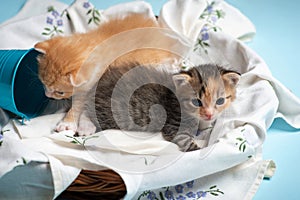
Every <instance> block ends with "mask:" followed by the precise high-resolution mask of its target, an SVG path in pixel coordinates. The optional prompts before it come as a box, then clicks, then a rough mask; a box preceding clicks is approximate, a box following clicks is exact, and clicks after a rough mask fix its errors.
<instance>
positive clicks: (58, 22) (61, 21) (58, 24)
mask: <svg viewBox="0 0 300 200" xmlns="http://www.w3.org/2000/svg"><path fill="white" fill-rule="evenodd" d="M56 23H57V26H62V25H63V24H64V23H63V20H62V19H59V20H57V22H56Z"/></svg>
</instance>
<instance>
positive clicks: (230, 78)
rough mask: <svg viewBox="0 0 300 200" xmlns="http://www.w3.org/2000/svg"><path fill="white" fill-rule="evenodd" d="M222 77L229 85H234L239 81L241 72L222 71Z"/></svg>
mask: <svg viewBox="0 0 300 200" xmlns="http://www.w3.org/2000/svg"><path fill="white" fill-rule="evenodd" d="M222 78H223V80H224V82H225V83H228V84H229V85H230V86H232V87H235V86H236V85H237V84H238V82H239V81H240V78H241V74H240V73H238V72H234V71H228V72H224V74H222Z"/></svg>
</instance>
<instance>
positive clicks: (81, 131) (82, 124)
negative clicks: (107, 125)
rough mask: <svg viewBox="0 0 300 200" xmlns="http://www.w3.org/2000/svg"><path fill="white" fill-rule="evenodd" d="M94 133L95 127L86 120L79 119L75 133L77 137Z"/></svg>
mask: <svg viewBox="0 0 300 200" xmlns="http://www.w3.org/2000/svg"><path fill="white" fill-rule="evenodd" d="M95 132H96V126H95V125H94V123H93V122H91V120H89V119H88V118H84V119H82V118H81V119H80V121H79V127H78V129H77V131H76V134H77V135H78V136H88V135H92V134H94V133H95Z"/></svg>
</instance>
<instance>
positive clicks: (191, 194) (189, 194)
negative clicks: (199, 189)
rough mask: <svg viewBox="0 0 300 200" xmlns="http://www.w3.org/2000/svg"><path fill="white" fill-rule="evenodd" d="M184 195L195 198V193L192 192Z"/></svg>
mask: <svg viewBox="0 0 300 200" xmlns="http://www.w3.org/2000/svg"><path fill="white" fill-rule="evenodd" d="M186 196H187V197H189V198H196V194H195V193H194V192H189V193H187V194H186Z"/></svg>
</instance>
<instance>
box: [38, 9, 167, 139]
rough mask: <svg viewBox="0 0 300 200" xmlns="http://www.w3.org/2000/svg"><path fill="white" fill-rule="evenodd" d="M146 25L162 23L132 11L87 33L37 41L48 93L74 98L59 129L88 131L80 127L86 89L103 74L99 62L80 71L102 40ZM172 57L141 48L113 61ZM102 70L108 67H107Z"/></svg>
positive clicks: (41, 71) (141, 60)
mask: <svg viewBox="0 0 300 200" xmlns="http://www.w3.org/2000/svg"><path fill="white" fill-rule="evenodd" d="M144 27H159V26H158V23H157V21H156V20H155V19H153V18H145V16H144V15H140V14H130V15H128V16H126V17H123V18H121V17H119V18H114V19H110V20H109V21H107V22H105V23H103V24H101V25H100V26H99V28H97V29H95V30H92V31H90V32H87V33H81V34H79V33H78V34H73V35H71V36H65V37H62V36H58V37H54V38H52V39H49V40H47V41H43V42H39V43H37V44H36V45H35V48H36V49H37V50H39V51H41V52H43V53H44V54H43V55H42V56H40V57H39V58H38V61H39V78H40V79H41V81H42V83H43V84H44V86H45V90H46V91H45V93H46V96H48V97H50V98H54V99H64V98H70V97H71V96H72V100H73V105H72V107H71V109H70V110H69V112H68V113H67V114H66V115H65V117H64V119H63V120H62V121H61V122H60V123H59V124H58V125H57V127H56V131H64V130H74V131H77V132H78V134H79V135H81V134H88V133H87V130H84V133H81V131H80V129H77V128H78V122H79V118H80V117H81V116H80V115H81V114H82V107H83V102H84V101H85V98H86V93H87V92H88V90H90V89H91V88H92V86H93V85H94V84H96V83H97V81H98V79H99V78H100V77H97V76H96V77H95V76H94V74H95V70H98V71H99V69H95V67H96V66H97V63H93V62H92V63H89V66H88V67H87V68H85V70H84V71H83V70H82V71H80V68H81V67H82V65H83V64H84V63H85V61H86V60H87V58H88V57H89V55H90V54H91V53H92V52H93V50H94V49H95V48H96V47H97V46H98V45H99V44H100V43H101V42H103V41H105V40H106V39H108V38H110V37H112V36H114V35H116V34H118V33H121V32H123V31H128V30H132V29H136V28H144ZM128 39H130V38H128ZM154 40H155V38H154ZM169 57H171V54H170V53H169V52H167V51H164V50H156V49H140V50H134V51H131V52H129V53H127V54H125V55H123V56H121V57H119V58H118V59H116V60H115V61H114V62H113V63H111V65H120V64H121V63H126V62H139V63H141V64H149V63H160V62H162V61H163V60H165V59H166V58H169ZM98 62H99V60H98ZM106 67H108V66H105V68H106ZM100 70H101V71H103V72H104V71H105V69H100ZM79 71H80V72H79ZM86 127H90V130H88V132H90V134H91V133H93V132H94V131H95V130H96V129H95V127H94V126H92V124H91V123H89V122H88V121H87V123H86V125H85V128H84V129H86Z"/></svg>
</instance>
